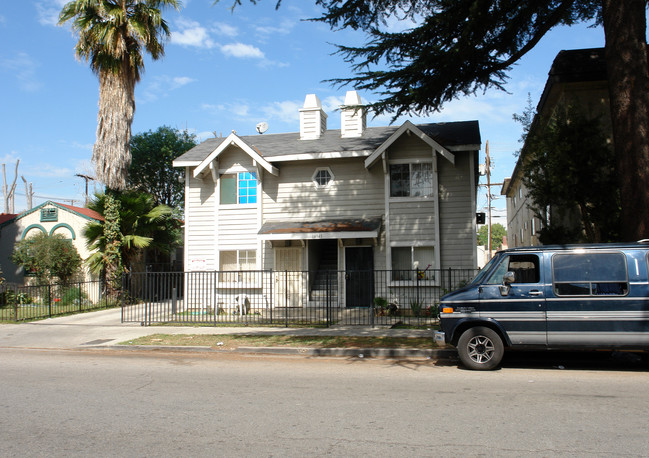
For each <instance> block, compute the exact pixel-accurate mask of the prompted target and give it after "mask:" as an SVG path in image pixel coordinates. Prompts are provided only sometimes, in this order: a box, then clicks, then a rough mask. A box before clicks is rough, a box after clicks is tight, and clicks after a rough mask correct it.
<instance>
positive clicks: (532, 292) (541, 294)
mask: <svg viewBox="0 0 649 458" xmlns="http://www.w3.org/2000/svg"><path fill="white" fill-rule="evenodd" d="M530 296H543V292H542V291H539V290H536V289H533V290H532V291H530Z"/></svg>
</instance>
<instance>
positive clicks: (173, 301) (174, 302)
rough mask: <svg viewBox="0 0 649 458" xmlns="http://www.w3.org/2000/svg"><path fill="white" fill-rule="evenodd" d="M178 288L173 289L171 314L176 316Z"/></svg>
mask: <svg viewBox="0 0 649 458" xmlns="http://www.w3.org/2000/svg"><path fill="white" fill-rule="evenodd" d="M176 300H177V299H176V288H175V287H173V288H171V313H172V314H173V315H176V312H177V311H178V304H177V303H176ZM214 316H216V307H214Z"/></svg>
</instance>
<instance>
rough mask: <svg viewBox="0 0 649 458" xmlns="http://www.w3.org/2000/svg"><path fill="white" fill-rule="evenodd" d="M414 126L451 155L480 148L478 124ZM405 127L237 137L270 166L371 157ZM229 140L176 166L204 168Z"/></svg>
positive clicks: (210, 144) (212, 142)
mask: <svg viewBox="0 0 649 458" xmlns="http://www.w3.org/2000/svg"><path fill="white" fill-rule="evenodd" d="M410 124H411V125H412V126H415V127H416V128H417V129H418V130H420V131H421V132H423V133H424V134H425V135H426V136H427V137H429V138H430V139H432V140H433V141H434V142H436V143H438V144H439V145H440V146H441V147H443V148H445V149H446V150H447V151H449V152H453V151H468V150H471V151H474V150H478V149H479V148H480V143H481V140H480V129H479V126H478V121H458V122H445V123H430V124H417V125H415V124H412V123H410ZM401 127H402V126H399V127H398V126H387V127H368V128H367V129H365V130H364V131H363V134H362V135H361V136H360V137H352V138H345V137H341V132H340V129H332V130H327V131H325V132H324V134H323V135H322V137H320V138H319V139H314V140H300V134H299V132H294V133H285V134H263V135H249V136H241V137H239V136H237V139H239V140H240V141H241V142H243V143H244V144H245V145H247V146H248V148H249V151H254V152H255V153H257V154H259V155H260V156H261V157H262V158H263V159H265V160H266V161H268V163H270V164H276V163H279V162H282V161H295V160H316V159H332V158H349V157H368V156H370V155H371V154H372V153H374V151H375V150H376V149H377V148H379V147H381V145H383V144H384V143H385V142H386V141H387V140H388V139H389V138H390V137H391V136H392V135H393V134H394V133H395V132H396V131H397V130H398V129H400V128H401ZM229 138H231V136H228V137H225V138H210V139H208V140H205V141H204V142H203V143H201V144H200V145H197V146H195V147H194V148H192V149H191V150H189V151H188V152H186V153H185V154H183V155H182V156H180V157H178V158H177V159H176V160H174V162H173V165H174V167H196V166H200V165H202V164H203V163H204V162H205V161H206V160H207V159H208V157H209V156H210V155H211V154H212V153H214V152H215V151H216V150H217V149H218V148H219V147H220V146H222V145H223V146H222V147H223V149H225V147H227V146H228V145H229V144H230V143H231V142H229V141H228V139H229ZM209 162H210V161H208V163H209ZM206 167H207V165H206Z"/></svg>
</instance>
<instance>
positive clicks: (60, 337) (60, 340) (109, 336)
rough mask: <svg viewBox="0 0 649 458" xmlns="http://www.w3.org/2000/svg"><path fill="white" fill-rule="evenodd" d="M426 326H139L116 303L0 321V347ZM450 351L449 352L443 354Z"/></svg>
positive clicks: (406, 333)
mask: <svg viewBox="0 0 649 458" xmlns="http://www.w3.org/2000/svg"><path fill="white" fill-rule="evenodd" d="M431 333H432V330H426V329H423V330H422V329H391V328H389V327H387V326H376V327H370V326H334V327H330V328H279V327H278V328H268V327H228V328H226V327H205V326H201V327H190V326H149V327H144V326H140V325H139V324H137V323H122V322H121V310H120V309H119V308H115V309H109V310H101V311H97V312H89V313H82V314H79V315H69V316H64V317H58V318H48V319H45V320H41V321H34V322H29V323H20V324H0V347H1V348H39V349H66V350H69V349H89V348H107V347H110V348H120V349H124V350H129V349H134V348H135V349H138V350H142V349H158V350H159V349H160V347H152V346H146V347H133V346H119V345H118V344H119V343H121V342H127V341H129V340H132V339H136V338H138V337H143V336H148V335H152V334H246V335H295V336H390V337H430V336H431ZM164 349H166V350H168V351H208V350H209V349H208V348H207V347H203V348H196V347H164ZM240 351H245V352H248V353H281V354H287V353H297V354H307V355H315V356H318V355H321V356H325V355H327V356H349V355H359V354H363V355H364V356H365V357H430V358H432V357H435V358H438V357H447V356H448V355H449V354H450V353H452V354H454V350H451V351H449V350H405V349H367V350H362V351H361V350H358V349H354V350H351V349H304V348H302V349H298V348H259V347H246V348H241V349H240ZM449 352H450V353H449Z"/></svg>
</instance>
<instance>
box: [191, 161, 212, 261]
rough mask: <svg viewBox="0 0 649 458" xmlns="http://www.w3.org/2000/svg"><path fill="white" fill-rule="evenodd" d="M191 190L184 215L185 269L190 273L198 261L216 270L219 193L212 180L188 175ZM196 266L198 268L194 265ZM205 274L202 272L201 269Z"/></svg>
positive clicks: (209, 177)
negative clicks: (216, 225)
mask: <svg viewBox="0 0 649 458" xmlns="http://www.w3.org/2000/svg"><path fill="white" fill-rule="evenodd" d="M187 176H188V177H189V187H188V191H187V195H186V198H185V200H186V202H185V212H186V215H187V216H186V224H185V241H186V246H185V266H186V268H187V269H188V270H191V269H192V265H193V264H194V263H196V262H197V261H200V264H204V265H203V266H202V267H204V268H205V269H207V270H212V269H215V268H216V264H215V263H216V256H215V250H214V246H215V238H216V233H215V229H214V225H215V221H216V212H215V205H216V192H215V186H214V183H213V182H212V177H211V176H209V175H208V176H206V177H205V178H204V179H202V180H201V179H199V178H193V177H192V175H191V173H188V174H187ZM194 265H196V264H194ZM200 270H202V268H201V269H200Z"/></svg>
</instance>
